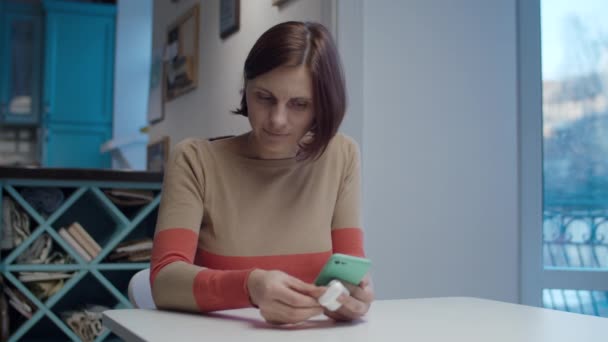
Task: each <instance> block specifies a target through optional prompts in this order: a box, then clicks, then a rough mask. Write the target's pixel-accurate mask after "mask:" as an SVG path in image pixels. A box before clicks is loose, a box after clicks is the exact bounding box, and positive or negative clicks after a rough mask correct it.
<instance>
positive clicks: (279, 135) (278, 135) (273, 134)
mask: <svg viewBox="0 0 608 342" xmlns="http://www.w3.org/2000/svg"><path fill="white" fill-rule="evenodd" d="M263 131H264V133H266V134H268V135H269V136H271V137H277V138H280V137H286V136H288V135H289V134H288V133H274V132H271V131H267V130H265V129H264V130H263Z"/></svg>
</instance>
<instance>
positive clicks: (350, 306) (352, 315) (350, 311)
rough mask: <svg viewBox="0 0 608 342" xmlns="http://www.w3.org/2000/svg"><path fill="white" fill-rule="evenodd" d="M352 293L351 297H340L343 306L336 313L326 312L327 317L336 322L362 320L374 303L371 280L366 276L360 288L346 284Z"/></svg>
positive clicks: (343, 295) (339, 300)
mask: <svg viewBox="0 0 608 342" xmlns="http://www.w3.org/2000/svg"><path fill="white" fill-rule="evenodd" d="M344 286H346V287H347V288H348V290H349V291H350V296H349V295H345V294H342V295H340V297H338V302H340V303H341V304H342V306H341V307H340V308H339V309H338V310H336V311H329V310H327V309H326V310H325V315H326V316H328V317H330V318H332V319H334V320H336V321H352V320H356V319H359V318H361V317H362V316H363V315H365V314H366V313H367V311H368V310H369V307H370V306H371V304H372V302H373V301H374V290H373V289H372V285H371V278H370V276H369V275H366V276H365V277H364V278H363V280H362V281H361V283H359V286H355V285H352V284H348V283H344Z"/></svg>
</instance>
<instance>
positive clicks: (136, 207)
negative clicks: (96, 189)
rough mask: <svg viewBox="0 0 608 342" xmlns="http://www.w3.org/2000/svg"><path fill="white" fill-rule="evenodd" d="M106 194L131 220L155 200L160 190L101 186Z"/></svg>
mask: <svg viewBox="0 0 608 342" xmlns="http://www.w3.org/2000/svg"><path fill="white" fill-rule="evenodd" d="M100 190H101V192H103V194H104V196H105V197H107V198H108V200H109V201H110V202H112V204H113V205H114V206H115V207H116V208H117V209H118V210H120V212H121V213H123V214H124V215H125V217H127V218H128V219H129V220H133V219H135V218H136V217H137V216H138V215H140V214H141V213H142V211H144V210H146V208H147V206H148V205H149V204H151V203H152V202H154V201H155V199H156V197H157V196H158V194H159V193H160V191H159V190H147V189H124V188H100Z"/></svg>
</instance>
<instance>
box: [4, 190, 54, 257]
mask: <svg viewBox="0 0 608 342" xmlns="http://www.w3.org/2000/svg"><path fill="white" fill-rule="evenodd" d="M0 190H1V191H0V202H2V207H0V217H1V218H2V220H1V221H0V223H1V225H2V226H1V227H2V239H1V242H0V260H4V259H5V258H7V257H8V255H9V254H10V253H11V252H13V251H14V249H15V248H16V247H18V246H19V245H21V244H22V243H23V242H24V241H26V240H27V239H28V237H29V236H30V235H31V234H32V232H34V231H36V230H37V229H38V228H39V227H40V225H42V224H43V222H44V221H45V218H44V217H42V216H41V215H40V214H38V212H36V210H34V209H33V208H32V207H31V206H30V205H29V204H28V203H27V202H26V201H25V200H24V199H23V197H22V196H21V195H20V194H19V189H16V188H14V187H11V186H6V187H2V188H1V189H0Z"/></svg>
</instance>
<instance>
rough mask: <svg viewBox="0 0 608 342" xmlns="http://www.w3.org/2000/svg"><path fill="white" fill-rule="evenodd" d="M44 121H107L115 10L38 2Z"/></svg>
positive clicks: (109, 101) (84, 5)
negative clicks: (42, 31) (41, 7)
mask: <svg viewBox="0 0 608 342" xmlns="http://www.w3.org/2000/svg"><path fill="white" fill-rule="evenodd" d="M44 7H45V13H46V16H45V17H46V21H45V53H44V56H45V67H44V106H45V108H46V110H45V112H44V121H45V122H50V123H81V124H87V125H89V124H100V125H105V124H108V123H111V122H112V111H113V105H112V98H113V94H112V93H113V80H114V78H113V71H114V34H115V28H114V27H115V9H114V7H113V6H105V5H91V4H78V3H65V2H58V1H46V2H44Z"/></svg>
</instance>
